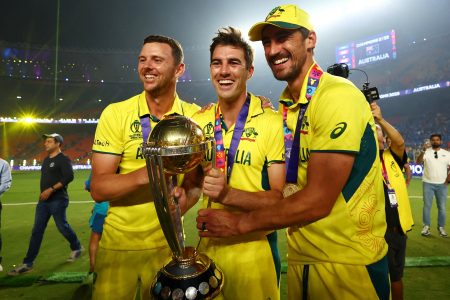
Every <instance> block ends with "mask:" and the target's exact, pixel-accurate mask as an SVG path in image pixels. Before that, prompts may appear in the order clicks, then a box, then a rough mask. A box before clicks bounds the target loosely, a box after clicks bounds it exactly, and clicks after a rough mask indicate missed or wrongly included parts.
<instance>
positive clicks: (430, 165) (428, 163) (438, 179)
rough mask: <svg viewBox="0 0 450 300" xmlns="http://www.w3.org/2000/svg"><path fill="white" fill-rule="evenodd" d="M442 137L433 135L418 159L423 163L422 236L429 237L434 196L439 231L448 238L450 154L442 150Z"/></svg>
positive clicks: (418, 161) (419, 162)
mask: <svg viewBox="0 0 450 300" xmlns="http://www.w3.org/2000/svg"><path fill="white" fill-rule="evenodd" d="M441 143H442V137H441V135H440V134H432V135H431V136H430V142H428V141H427V142H425V144H424V145H423V150H422V152H421V153H420V155H419V156H418V157H417V160H416V162H417V163H418V164H422V163H423V170H424V172H423V176H422V181H423V201H424V205H423V216H422V218H423V229H422V235H423V236H429V235H430V234H431V232H430V225H431V221H430V211H431V205H432V201H433V196H436V202H437V207H438V231H439V235H440V236H441V237H448V234H447V232H446V231H445V228H444V227H445V217H446V214H445V204H446V202H447V193H448V184H449V182H450V174H449V171H450V152H448V151H446V150H444V149H442V148H441Z"/></svg>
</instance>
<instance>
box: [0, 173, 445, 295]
mask: <svg viewBox="0 0 450 300" xmlns="http://www.w3.org/2000/svg"><path fill="white" fill-rule="evenodd" d="M88 174H89V171H77V172H76V173H75V180H74V181H73V182H72V183H71V184H70V186H69V194H70V200H71V204H70V205H69V208H68V210H67V217H68V220H69V223H70V225H71V226H72V227H73V228H74V230H75V232H76V233H77V235H78V237H79V238H80V240H81V242H82V244H83V245H84V247H85V248H86V249H87V246H88V240H89V235H90V229H89V226H88V219H89V217H90V213H91V209H92V205H93V203H92V200H91V198H90V195H89V193H87V192H86V191H84V189H83V188H84V180H85V179H86V178H87V176H88ZM409 193H410V196H412V197H411V206H412V210H413V215H414V220H415V223H416V226H415V228H413V230H412V231H411V232H410V233H409V234H408V238H409V239H408V248H407V256H408V257H435V256H440V257H450V238H448V239H444V238H441V237H439V236H438V235H437V232H436V230H435V224H436V219H437V209H436V205H434V206H433V210H432V224H433V226H432V227H433V229H432V236H431V237H428V238H424V237H422V236H421V235H420V230H421V227H422V222H421V219H422V217H421V215H422V198H421V195H422V187H421V182H420V180H418V179H414V180H413V181H412V183H411V186H410V187H409ZM38 195H39V172H14V173H13V186H12V188H11V190H10V191H8V192H7V193H6V194H5V195H4V197H3V198H2V202H3V204H4V205H3V212H2V228H1V230H2V237H3V249H2V255H3V262H2V265H3V267H4V269H5V271H4V272H3V273H0V282H2V281H4V280H5V279H4V277H5V276H6V272H7V271H8V270H10V269H11V268H13V266H14V265H15V264H18V263H21V261H22V259H23V257H24V256H25V252H26V250H27V247H28V242H29V238H30V233H31V228H32V226H33V221H34V209H35V205H34V203H36V202H37V198H38ZM78 201H82V203H76V202H78ZM19 203H30V204H28V205H11V204H19ZM447 214H448V215H449V217H450V213H449V209H448V208H447ZM194 219H195V209H194V211H191V212H189V213H188V214H187V216H186V217H185V230H186V232H187V235H188V239H187V243H188V244H189V245H196V242H197V238H196V233H195V232H196V229H195V224H194ZM449 229H450V228H449ZM279 249H280V253H281V256H282V259H283V262H284V263H285V262H286V258H285V253H286V240H285V235H284V231H280V232H279ZM69 252H70V249H69V245H68V243H67V242H66V240H65V239H64V238H63V237H62V236H61V234H60V233H59V232H58V231H57V229H56V226H55V224H54V222H53V220H52V219H51V220H50V222H49V225H48V227H47V230H46V233H45V236H44V240H43V243H42V246H41V250H40V253H39V256H38V257H37V259H36V262H35V265H34V270H33V272H32V273H30V275H23V276H26V277H21V278H22V279H18V280H19V281H20V282H19V283H18V284H22V285H23V286H21V287H14V286H13V285H14V283H11V284H10V285H11V286H9V287H4V286H3V287H2V286H0V299H2V300H3V299H89V295H90V291H89V286H87V285H83V284H81V283H53V284H43V283H39V282H35V280H36V279H37V278H39V277H40V278H45V277H47V276H50V275H51V274H52V273H54V272H82V271H87V270H88V265H89V257H88V255H87V253H86V254H85V255H84V256H82V257H81V258H80V259H79V260H78V261H76V262H74V263H66V262H65V260H66V258H67V257H68V255H69ZM449 272H450V266H439V267H407V268H405V277H404V285H405V299H420V300H425V299H433V300H440V299H450V285H449V284H448V280H447V278H448V273H449ZM33 282H35V283H34V284H31V283H33ZM27 284H28V286H26V285H27ZM281 292H282V299H286V278H285V275H283V276H282V284H281ZM250 300H253V299H250Z"/></svg>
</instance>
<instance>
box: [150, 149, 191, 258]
mask: <svg viewBox="0 0 450 300" xmlns="http://www.w3.org/2000/svg"><path fill="white" fill-rule="evenodd" d="M146 159H147V171H148V175H149V177H150V189H151V193H152V194H153V198H154V203H155V208H156V213H157V214H158V219H159V221H160V223H161V228H162V230H163V233H164V236H165V237H166V240H167V243H168V244H169V247H170V249H171V250H172V252H173V254H174V256H175V257H182V256H183V253H184V248H185V244H184V236H183V227H182V224H181V211H180V207H179V204H178V201H177V199H174V197H173V195H172V190H173V188H172V187H173V184H172V182H170V184H168V183H167V182H166V177H165V174H164V168H163V162H162V158H161V156H159V155H153V154H151V155H149V156H148V157H146ZM168 187H171V189H170V193H169V189H168Z"/></svg>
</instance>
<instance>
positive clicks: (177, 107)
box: [138, 91, 184, 122]
mask: <svg viewBox="0 0 450 300" xmlns="http://www.w3.org/2000/svg"><path fill="white" fill-rule="evenodd" d="M138 105H139V117H143V116H145V115H150V119H151V120H152V121H153V122H158V121H159V119H158V118H157V117H156V116H154V115H152V114H151V113H150V110H149V109H148V105H147V100H146V98H145V91H143V92H142V93H141V94H140V95H139V99H138ZM173 114H178V115H184V110H183V106H182V105H181V99H180V98H179V97H178V94H175V100H174V102H173V105H172V108H171V109H170V111H168V112H167V113H165V114H164V117H165V116H169V115H173Z"/></svg>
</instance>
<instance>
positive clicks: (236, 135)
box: [214, 95, 250, 183]
mask: <svg viewBox="0 0 450 300" xmlns="http://www.w3.org/2000/svg"><path fill="white" fill-rule="evenodd" d="M249 106H250V95H248V96H247V99H246V100H245V103H244V105H243V106H242V108H241V110H240V111H239V115H238V118H237V120H236V124H235V126H234V131H233V137H232V138H231V143H230V148H229V149H228V154H227V158H226V161H225V147H224V145H223V135H222V118H221V113H220V106H219V105H217V110H216V117H215V121H214V139H215V140H216V157H215V160H216V167H217V168H220V169H221V170H223V171H225V169H226V173H227V183H229V182H230V177H231V171H232V169H233V164H234V157H235V155H236V151H237V148H238V146H239V142H240V140H241V136H242V132H243V131H244V127H245V122H246V121H247V116H248V110H249Z"/></svg>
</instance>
